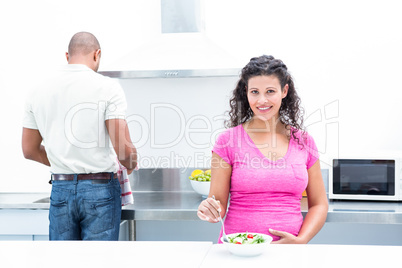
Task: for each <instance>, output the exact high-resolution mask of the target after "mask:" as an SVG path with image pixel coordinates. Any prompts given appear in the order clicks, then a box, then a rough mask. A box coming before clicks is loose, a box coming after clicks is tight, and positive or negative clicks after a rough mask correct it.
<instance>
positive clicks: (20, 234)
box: [0, 209, 49, 241]
mask: <svg viewBox="0 0 402 268" xmlns="http://www.w3.org/2000/svg"><path fill="white" fill-rule="evenodd" d="M48 214H49V211H48V210H34V209H1V210H0V240H25V241H27V240H49V238H48V237H49V229H48V228H49V219H48Z"/></svg>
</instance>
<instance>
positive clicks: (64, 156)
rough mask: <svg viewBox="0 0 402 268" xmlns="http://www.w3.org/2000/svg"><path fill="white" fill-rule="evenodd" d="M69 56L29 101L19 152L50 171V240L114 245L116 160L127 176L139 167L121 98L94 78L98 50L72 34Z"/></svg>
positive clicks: (106, 81)
mask: <svg viewBox="0 0 402 268" xmlns="http://www.w3.org/2000/svg"><path fill="white" fill-rule="evenodd" d="M66 57H67V62H68V64H67V65H66V66H64V67H63V68H62V69H61V70H58V71H57V72H56V75H54V76H52V77H51V78H48V79H47V80H46V82H45V83H43V84H42V85H40V86H39V87H38V88H37V89H36V90H34V92H33V93H32V95H31V96H29V98H28V100H27V103H26V107H25V114H24V120H23V132H22V150H23V153H24V157H25V158H27V159H30V160H34V161H37V162H39V163H42V164H44V165H47V166H50V171H51V173H52V175H51V183H52V192H51V197H50V209H49V220H50V225H49V238H50V240H117V239H118V235H119V226H120V217H121V199H120V198H121V196H120V195H121V189H120V184H119V181H118V179H117V176H116V172H117V170H118V163H117V159H118V160H119V161H120V163H121V164H122V165H123V166H125V167H126V168H127V171H128V173H129V174H130V173H131V172H132V170H133V169H134V168H135V167H136V165H137V152H136V149H135V147H134V145H133V144H132V142H131V139H130V134H129V131H128V127H127V123H126V121H125V112H126V107H127V104H126V99H125V95H124V92H123V90H122V88H121V86H120V85H119V84H118V83H117V82H116V81H114V80H112V79H110V78H107V77H104V76H102V75H100V74H98V73H96V72H97V70H98V67H99V63H100V58H101V50H100V45H99V42H98V40H97V39H96V37H95V36H94V35H92V34H91V33H87V32H79V33H77V34H75V35H74V36H73V37H72V39H71V41H70V44H69V46H68V52H67V53H66ZM42 140H43V143H44V144H45V146H46V147H45V146H44V145H42V144H41V143H42ZM110 142H111V145H110ZM112 147H113V149H112ZM116 155H117V158H116Z"/></svg>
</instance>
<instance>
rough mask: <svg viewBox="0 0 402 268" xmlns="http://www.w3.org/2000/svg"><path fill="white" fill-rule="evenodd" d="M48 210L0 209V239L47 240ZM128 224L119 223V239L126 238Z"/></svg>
mask: <svg viewBox="0 0 402 268" xmlns="http://www.w3.org/2000/svg"><path fill="white" fill-rule="evenodd" d="M48 215H49V210H45V209H0V241H6V240H7V241H10V240H13V241H32V240H35V241H36V240H49V217H48ZM128 237H129V236H128V224H127V221H122V222H121V224H120V234H119V240H123V241H127V240H128Z"/></svg>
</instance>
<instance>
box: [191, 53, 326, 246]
mask: <svg viewBox="0 0 402 268" xmlns="http://www.w3.org/2000/svg"><path fill="white" fill-rule="evenodd" d="M230 107H231V110H230V112H229V115H230V120H229V121H228V122H226V123H227V126H228V127H230V128H229V129H227V130H226V131H225V132H223V133H222V134H221V135H220V136H219V137H218V139H217V141H216V144H215V146H214V149H213V151H212V160H211V169H212V181H211V188H210V192H209V197H208V198H207V199H206V200H204V201H202V202H201V204H200V205H199V208H198V212H197V215H198V217H199V218H200V219H201V220H206V221H209V222H218V219H219V217H222V218H223V217H224V216H225V213H226V210H227V207H228V201H229V200H228V199H229V193H230V206H229V208H228V210H227V214H226V218H225V231H226V233H227V234H230V233H237V232H255V233H265V234H269V235H271V236H272V237H273V242H272V243H288V244H290V243H292V244H305V243H308V242H309V241H310V240H311V239H312V238H313V237H314V236H315V235H316V234H317V233H318V231H319V230H320V229H321V228H322V226H323V225H324V223H325V219H326V216H327V211H328V202H327V197H326V194H325V188H324V183H323V180H322V176H321V168H320V161H319V159H318V153H317V148H316V145H315V143H314V140H313V139H312V137H311V136H309V135H308V134H307V133H306V132H305V131H303V128H302V125H303V119H302V110H301V107H300V98H299V97H298V95H297V93H296V90H295V86H294V83H293V79H292V76H291V75H290V74H289V72H288V70H287V67H286V65H285V64H284V63H283V62H282V61H281V60H279V59H275V58H274V57H272V56H266V55H263V56H261V57H256V58H252V59H251V60H250V62H249V63H248V64H247V65H246V66H245V67H244V68H243V69H242V73H241V78H240V79H239V81H238V83H237V86H236V88H235V89H234V91H233V97H232V98H231V100H230ZM304 190H306V192H307V196H308V213H307V215H306V217H305V219H304V221H303V216H302V214H301V208H300V200H301V198H302V193H303V191H304ZM212 195H214V196H215V198H216V200H217V201H215V200H214V199H213V198H211V197H212ZM220 236H222V233H221V234H220ZM219 243H221V242H220V239H219Z"/></svg>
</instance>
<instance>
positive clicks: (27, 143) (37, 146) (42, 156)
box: [22, 128, 50, 166]
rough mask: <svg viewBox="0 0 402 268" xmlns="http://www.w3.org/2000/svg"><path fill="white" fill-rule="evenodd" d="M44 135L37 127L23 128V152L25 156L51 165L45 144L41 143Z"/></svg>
mask: <svg viewBox="0 0 402 268" xmlns="http://www.w3.org/2000/svg"><path fill="white" fill-rule="evenodd" d="M41 143H42V136H41V135H40V133H39V130H37V129H30V128H23V129H22V152H23V154H24V157H25V158H26V159H29V160H33V161H36V162H39V163H42V164H44V165H46V166H50V162H49V159H48V158H47V154H46V150H45V146H43V145H41Z"/></svg>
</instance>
